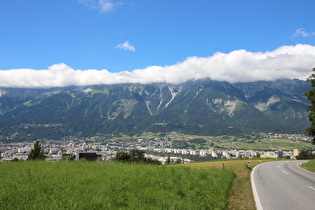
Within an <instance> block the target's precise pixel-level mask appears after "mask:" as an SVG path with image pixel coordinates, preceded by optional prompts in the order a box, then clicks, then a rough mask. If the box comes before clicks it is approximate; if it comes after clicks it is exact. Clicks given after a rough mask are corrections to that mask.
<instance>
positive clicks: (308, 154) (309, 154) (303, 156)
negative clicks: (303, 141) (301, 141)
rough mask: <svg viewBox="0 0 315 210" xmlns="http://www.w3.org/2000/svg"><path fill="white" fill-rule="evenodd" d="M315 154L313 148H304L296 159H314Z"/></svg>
mask: <svg viewBox="0 0 315 210" xmlns="http://www.w3.org/2000/svg"><path fill="white" fill-rule="evenodd" d="M314 158H315V156H314V155H313V154H312V151H311V150H307V149H302V150H301V152H300V154H299V155H298V156H296V159H298V160H308V159H314Z"/></svg>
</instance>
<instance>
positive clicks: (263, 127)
mask: <svg viewBox="0 0 315 210" xmlns="http://www.w3.org/2000/svg"><path fill="white" fill-rule="evenodd" d="M310 88H311V87H310V85H309V84H308V83H306V82H305V81H301V80H278V81H272V82H266V81H260V82H250V83H235V84H231V83H228V82H219V81H212V80H199V81H190V82H186V83H184V84H180V85H170V84H150V85H142V84H121V85H101V86H89V87H67V88H52V89H16V88H1V89H0V139H1V138H11V139H21V140H22V139H36V138H61V137H63V136H78V137H91V136H97V135H104V134H112V133H120V132H123V133H127V134H137V133H140V132H143V131H151V132H168V131H178V132H183V133H189V134H200V135H223V134H230V135H233V134H235V135H237V134H241V133H248V132H252V131H264V132H279V133H304V132H305V129H306V128H307V127H308V126H309V122H308V118H307V115H308V113H307V112H306V107H307V105H308V104H309V102H308V101H307V100H306V99H305V98H304V97H303V93H304V92H306V91H307V90H309V89H310Z"/></svg>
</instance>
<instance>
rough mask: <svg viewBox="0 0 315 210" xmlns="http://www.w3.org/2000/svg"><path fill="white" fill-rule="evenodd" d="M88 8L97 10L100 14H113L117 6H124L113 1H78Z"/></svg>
mask: <svg viewBox="0 0 315 210" xmlns="http://www.w3.org/2000/svg"><path fill="white" fill-rule="evenodd" d="M77 1H78V2H79V3H80V4H83V5H84V6H86V7H89V8H92V9H97V10H99V12H100V13H109V12H112V11H113V10H114V9H115V8H116V7H117V6H119V5H122V3H121V2H113V1H112V0H77Z"/></svg>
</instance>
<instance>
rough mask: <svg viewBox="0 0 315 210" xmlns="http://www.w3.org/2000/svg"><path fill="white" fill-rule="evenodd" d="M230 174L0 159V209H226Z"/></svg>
mask: <svg viewBox="0 0 315 210" xmlns="http://www.w3.org/2000/svg"><path fill="white" fill-rule="evenodd" d="M234 178H235V175H234V173H233V171H232V170H222V169H215V168H207V169H193V168H188V167H169V166H157V165H142V164H121V163H112V164H109V163H98V162H87V161H72V162H64V161H61V162H45V161H25V162H21V161H20V162H10V163H0V209H226V208H227V205H228V195H229V190H230V188H231V186H232V183H233V180H234Z"/></svg>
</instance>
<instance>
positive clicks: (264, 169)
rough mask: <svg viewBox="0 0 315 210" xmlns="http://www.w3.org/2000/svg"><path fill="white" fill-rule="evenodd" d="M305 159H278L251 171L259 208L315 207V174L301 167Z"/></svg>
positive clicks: (273, 209) (278, 209)
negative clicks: (300, 164)
mask: <svg viewBox="0 0 315 210" xmlns="http://www.w3.org/2000/svg"><path fill="white" fill-rule="evenodd" d="M303 162H305V161H274V162H268V163H263V164H260V165H258V166H256V167H255V168H254V169H253V171H252V174H251V182H252V187H253V193H254V197H255V201H256V207H257V209H258V210H261V209H264V210H281V209H285V210H289V209H298V210H302V209H310V210H315V173H312V172H309V171H306V170H304V169H302V168H300V167H299V166H298V164H299V163H303Z"/></svg>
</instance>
